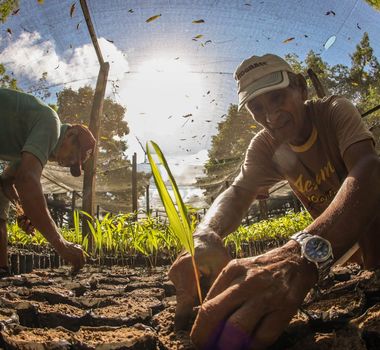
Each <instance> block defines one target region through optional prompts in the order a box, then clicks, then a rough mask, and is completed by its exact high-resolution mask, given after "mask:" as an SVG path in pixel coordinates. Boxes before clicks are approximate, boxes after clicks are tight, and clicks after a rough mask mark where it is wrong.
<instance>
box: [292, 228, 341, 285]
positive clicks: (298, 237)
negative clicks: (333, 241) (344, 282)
mask: <svg viewBox="0 0 380 350" xmlns="http://www.w3.org/2000/svg"><path fill="white" fill-rule="evenodd" d="M311 237H314V235H311V234H310V233H308V232H305V231H299V232H297V233H295V234H294V235H292V236H291V237H290V239H292V240H294V241H296V242H298V243H299V244H300V246H301V249H302V252H303V248H304V244H305V241H306V240H307V239H309V238H311ZM318 237H319V236H318ZM319 238H322V237H319ZM322 239H324V238H322ZM324 240H325V241H327V240H326V239H324ZM327 242H328V241H327ZM301 254H302V256H303V257H304V258H305V259H307V260H308V261H309V262H311V263H313V264H315V266H316V267H317V270H318V282H317V283H318V284H319V283H320V282H321V281H323V280H324V279H325V278H326V277H327V276H328V274H329V272H330V269H331V267H332V265H333V262H334V256H333V255H332V253H331V255H330V256H329V257H328V259H327V260H326V261H323V262H316V261H312V260H310V259H308V257H307V256H305V255H304V254H303V253H301Z"/></svg>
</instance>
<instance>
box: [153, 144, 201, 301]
mask: <svg viewBox="0 0 380 350" xmlns="http://www.w3.org/2000/svg"><path fill="white" fill-rule="evenodd" d="M150 143H151V144H152V146H153V148H154V150H155V151H156V155H157V157H158V159H159V161H160V163H161V164H162V165H163V167H164V168H165V170H166V173H167V175H168V177H169V181H170V184H171V188H172V190H173V193H174V197H175V201H176V205H175V204H174V201H173V199H172V197H171V195H170V193H169V191H168V189H167V187H166V185H165V182H164V180H163V179H162V176H161V173H160V171H159V170H158V166H157V164H156V162H155V161H154V159H153V157H152V154H151V152H150V147H149V142H147V144H146V151H147V155H148V159H149V163H150V166H151V168H152V174H153V178H154V182H155V184H156V187H157V191H158V193H159V195H160V198H161V201H162V204H163V205H164V207H165V211H166V214H167V216H168V219H169V230H170V232H172V233H173V234H174V235H175V236H177V238H178V239H179V241H180V243H181V244H182V246H183V248H184V249H185V250H186V251H187V252H188V253H189V254H190V256H191V262H192V264H193V269H194V275H195V281H196V283H197V291H198V298H199V302H200V303H201V304H202V293H201V287H200V283H199V274H198V269H197V266H196V264H195V258H194V239H193V232H192V229H191V223H190V220H189V217H188V213H187V208H186V206H185V204H184V203H183V200H182V197H181V194H180V193H179V191H178V186H177V183H176V182H175V180H174V177H173V175H172V172H171V171H170V168H169V165H168V163H167V161H166V159H165V156H164V154H163V153H162V151H161V149H160V147H159V146H158V145H157V144H156V143H155V142H153V141H150Z"/></svg>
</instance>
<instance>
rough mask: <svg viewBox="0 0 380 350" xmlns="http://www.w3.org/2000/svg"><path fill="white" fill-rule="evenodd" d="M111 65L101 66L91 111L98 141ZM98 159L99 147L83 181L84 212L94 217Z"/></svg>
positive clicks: (85, 226) (84, 225) (90, 242)
mask: <svg viewBox="0 0 380 350" xmlns="http://www.w3.org/2000/svg"><path fill="white" fill-rule="evenodd" d="M109 68H110V65H109V63H108V62H105V63H104V64H102V65H101V66H100V70H99V75H98V80H97V82H96V89H95V95H94V100H93V103H92V109H91V119H90V125H89V129H90V131H91V132H92V134H93V135H94V137H95V139H96V141H98V140H99V130H100V116H101V115H102V113H103V102H104V94H105V91H106V86H107V78H108V72H109ZM97 159H98V147H95V152H94V155H93V156H92V157H91V158H90V159H89V160H88V161H87V162H86V163H85V164H84V179H83V203H82V209H83V211H84V212H86V213H88V214H90V215H91V216H92V217H93V216H94V201H95V176H96V164H97ZM88 220H89V218H88V217H87V216H86V215H84V216H83V218H82V229H83V234H84V236H86V235H87V234H89V233H90V227H89V226H88V224H87V222H88ZM92 248H93V239H92V235H89V236H88V249H89V251H90V252H92Z"/></svg>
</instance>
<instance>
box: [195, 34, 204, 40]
mask: <svg viewBox="0 0 380 350" xmlns="http://www.w3.org/2000/svg"><path fill="white" fill-rule="evenodd" d="M200 38H203V35H202V34H198V35H196V36H195V37H194V38H193V40H194V39H195V40H197V39H200Z"/></svg>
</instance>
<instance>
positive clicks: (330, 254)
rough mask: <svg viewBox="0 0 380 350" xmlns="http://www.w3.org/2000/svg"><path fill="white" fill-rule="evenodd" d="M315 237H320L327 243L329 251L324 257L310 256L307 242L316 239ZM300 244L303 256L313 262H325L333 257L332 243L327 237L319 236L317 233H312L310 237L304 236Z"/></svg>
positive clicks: (319, 238)
mask: <svg viewBox="0 0 380 350" xmlns="http://www.w3.org/2000/svg"><path fill="white" fill-rule="evenodd" d="M314 239H318V240H321V241H323V242H324V243H325V244H326V245H327V247H328V253H327V254H326V256H324V257H323V258H314V257H312V256H310V255H309V254H308V253H307V252H306V246H307V243H308V242H309V241H311V240H314ZM300 245H301V256H303V257H305V258H306V259H307V260H309V261H311V262H313V263H315V264H321V263H324V262H326V261H328V260H329V259H331V258H332V257H333V252H332V246H331V243H330V242H329V241H328V240H327V239H325V238H323V237H320V236H317V235H311V236H310V237H306V238H304V239H303V240H302V243H301V244H300Z"/></svg>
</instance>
